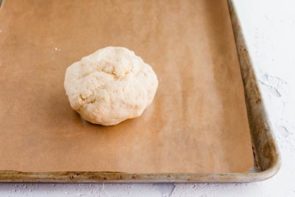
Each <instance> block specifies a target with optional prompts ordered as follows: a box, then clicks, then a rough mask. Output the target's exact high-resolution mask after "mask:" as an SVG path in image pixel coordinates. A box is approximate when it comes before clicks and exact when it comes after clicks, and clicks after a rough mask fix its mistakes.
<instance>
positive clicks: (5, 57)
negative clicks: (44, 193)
mask: <svg viewBox="0 0 295 197" xmlns="http://www.w3.org/2000/svg"><path fill="white" fill-rule="evenodd" d="M0 30H1V31H0V120H1V121H0V170H19V171H30V172H38V171H43V172H45V171H120V172H131V173H165V172H171V173H178V172H185V173H225V172H246V171H248V170H249V169H250V168H252V167H253V156H252V150H251V140H250V132H249V126H248V120H247V113H246V107H245V99H244V92H243V85H242V80H241V74H240V69H239V63H238V58H237V53H236V49H235V43H234V38H233V32H232V28H231V23H230V16H229V13H228V9H227V3H226V0H219V1H208V0H161V1H159V0H149V1H147V0H124V1H121V0H97V1H95V0H86V1H81V0H65V1H56V0H55V1H54V0H42V1H39V0H26V1H21V0H7V1H5V4H4V6H3V7H2V8H1V10H0ZM110 45H112V46H124V47H127V48H129V49H131V50H134V51H135V52H136V53H137V54H138V55H139V56H141V57H142V58H143V59H144V60H145V61H146V62H147V63H149V64H151V65H152V66H153V68H154V70H155V71H156V73H157V75H158V77H159V89H158V92H157V95H156V97H155V100H154V103H153V105H152V106H150V107H149V108H148V110H147V111H146V112H145V113H144V115H143V116H142V117H140V118H137V119H134V120H128V121H126V122H123V123H122V124H120V125H118V126H114V127H102V126H96V125H92V124H89V123H87V122H84V121H82V120H81V119H80V117H79V115H78V114H76V113H75V112H74V111H73V110H72V109H71V108H70V105H69V103H68V100H67V97H66V96H65V91H64V88H63V80H64V73H65V69H66V67H67V66H69V65H70V64H71V63H73V62H74V61H77V60H79V59H80V58H81V57H82V56H85V55H88V54H90V53H92V52H94V51H95V50H97V49H99V48H102V47H106V46H110Z"/></svg>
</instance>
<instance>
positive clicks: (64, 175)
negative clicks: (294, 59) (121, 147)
mask: <svg viewBox="0 0 295 197" xmlns="http://www.w3.org/2000/svg"><path fill="white" fill-rule="evenodd" d="M228 7H229V12H230V16H231V22H232V28H233V32H234V37H235V41H236V46H237V52H238V57H239V61H240V66H241V67H243V66H242V65H244V66H245V67H247V69H248V70H247V72H249V73H247V76H245V74H244V73H243V72H244V71H243V69H241V72H242V73H241V74H242V76H243V84H244V89H245V94H246V99H249V98H247V96H253V95H249V94H250V93H249V92H247V91H249V90H247V88H246V86H247V83H246V80H247V77H249V75H250V77H251V80H252V83H251V84H250V85H249V86H251V85H252V86H253V87H251V88H254V89H255V91H256V92H255V94H256V95H255V96H256V98H255V99H256V104H257V106H258V107H260V109H259V111H260V114H259V116H260V118H261V119H262V121H263V124H264V127H263V128H262V130H264V131H261V132H264V133H263V136H264V137H266V138H267V139H265V140H266V142H265V144H264V145H263V146H264V147H263V148H265V145H266V146H267V148H268V149H267V151H268V152H267V154H270V157H271V159H270V161H268V162H266V163H267V164H263V165H264V166H263V165H262V166H261V163H263V162H262V160H261V158H262V159H263V157H265V155H263V153H262V152H260V151H261V150H259V151H258V148H259V149H260V147H258V148H257V147H255V148H254V149H253V153H254V155H256V157H255V161H256V165H257V168H260V169H261V170H260V171H253V172H245V173H218V174H210V173H209V174H206V173H204V174H199V173H160V174H159V173H148V174H135V173H123V172H98V171H83V172H75V171H63V172H21V171H5V170H0V182H60V183H65V182H72V183H74V182H79V183H82V182H113V183H116V182H118V183H120V182H121V183H122V182H127V183H132V182H145V183H147V182H154V183H156V182H161V183H162V182H175V183H176V182H215V183H216V182H254V181H262V180H265V179H268V178H271V177H272V176H274V175H275V174H276V173H277V172H278V170H279V168H280V163H281V162H280V155H279V151H278V148H277V144H276V142H275V139H274V136H273V132H272V127H271V124H270V122H269V120H268V117H267V114H266V112H265V106H264V102H263V98H262V97H261V93H260V92H261V91H260V88H259V86H258V83H257V79H256V77H255V73H254V70H253V66H252V62H251V58H250V56H249V53H248V50H247V46H246V43H245V40H244V37H243V33H242V28H241V27H240V22H239V19H238V16H237V14H236V8H235V3H234V1H233V0H228ZM251 91H252V90H251ZM257 100H258V101H257ZM257 102H258V103H257ZM246 103H247V110H248V113H253V112H252V110H251V108H253V106H252V105H253V103H250V104H249V101H248V100H246ZM249 105H250V106H249ZM249 110H250V111H251V112H249ZM248 116H249V114H248ZM251 135H252V143H253V144H255V142H254V141H253V140H255V137H254V136H253V135H254V134H253V131H252V130H251ZM265 140H264V141H265ZM256 144H257V143H256ZM256 144H255V145H254V146H256ZM257 146H262V145H260V144H258V145H257ZM264 159H266V158H264Z"/></svg>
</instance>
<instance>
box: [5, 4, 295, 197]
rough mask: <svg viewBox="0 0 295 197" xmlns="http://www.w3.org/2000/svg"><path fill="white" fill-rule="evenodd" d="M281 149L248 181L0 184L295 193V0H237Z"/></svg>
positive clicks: (62, 189)
mask: <svg viewBox="0 0 295 197" xmlns="http://www.w3.org/2000/svg"><path fill="white" fill-rule="evenodd" d="M234 2H235V3H236V5H237V11H238V15H239V16H240V19H241V22H242V27H243V30H244V34H245V37H246V41H247V44H248V47H249V50H250V54H251V56H252V59H253V63H254V66H255V69H256V74H257V77H258V79H259V83H260V86H261V89H262V93H263V97H264V101H265V103H266V107H267V112H268V114H269V117H270V120H271V122H272V125H273V129H274V132H275V137H276V139H277V141H278V145H279V148H280V152H281V155H282V166H281V170H280V171H279V173H278V174H277V175H276V176H275V177H273V178H271V179H269V180H267V181H264V182H258V183H249V184H0V196H38V197H39V196H163V197H164V196H166V197H168V196H171V197H172V196H202V197H205V196H227V197H231V196H233V197H234V196H245V197H248V196H254V197H255V196H257V197H258V196H259V197H261V196H267V197H272V196H284V197H289V196H290V197H291V196H295V181H294V177H295V135H294V134H295V131H294V130H295V1H294V0H280V1H278V0H234Z"/></svg>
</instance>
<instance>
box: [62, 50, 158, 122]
mask: <svg viewBox="0 0 295 197" xmlns="http://www.w3.org/2000/svg"><path fill="white" fill-rule="evenodd" d="M64 87H65V90H66V94H67V96H68V98H69V101H70V104H71V107H72V108H73V109H74V110H76V111H77V112H78V113H80V115H81V117H82V118H83V119H85V120H87V121H89V122H91V123H94V124H101V125H116V124H118V123H120V122H122V121H124V120H126V119H130V118H135V117H138V116H140V115H142V113H143V111H144V110H145V108H146V107H147V106H149V105H150V104H151V103H152V101H153V99H154V96H155V93H156V91H157V88H158V79H157V76H156V74H155V73H154V71H153V69H152V68H151V66H150V65H148V64H146V63H145V62H144V61H143V60H142V59H141V58H140V57H138V56H136V55H135V53H134V52H133V51H130V50H128V49H127V48H124V47H106V48H103V49H100V50H98V51H96V52H94V53H93V54H91V55H89V56H86V57H83V58H82V59H81V60H80V61H79V62H75V63H73V64H72V65H71V66H69V67H68V68H67V70H66V74H65V81H64Z"/></svg>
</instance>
